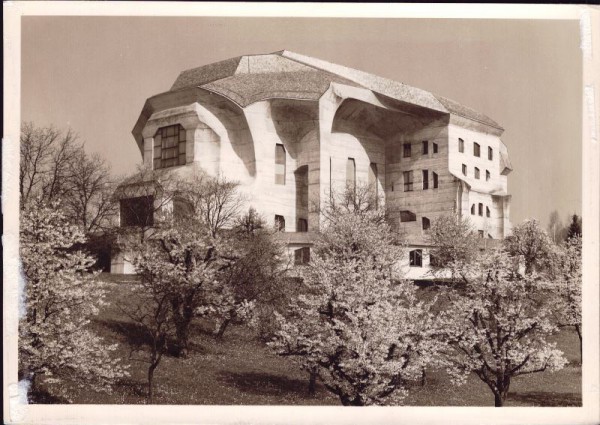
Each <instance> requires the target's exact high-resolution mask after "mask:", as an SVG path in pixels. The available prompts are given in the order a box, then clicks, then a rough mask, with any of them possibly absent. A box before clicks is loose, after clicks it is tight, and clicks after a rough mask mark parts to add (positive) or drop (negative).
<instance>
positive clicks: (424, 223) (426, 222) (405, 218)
mask: <svg viewBox="0 0 600 425" xmlns="http://www.w3.org/2000/svg"><path fill="white" fill-rule="evenodd" d="M411 221H417V215H416V214H415V213H413V212H412V211H408V210H404V211H400V222H401V223H408V222H411ZM421 227H422V229H423V230H429V228H430V227H431V220H430V219H429V218H427V217H421Z"/></svg>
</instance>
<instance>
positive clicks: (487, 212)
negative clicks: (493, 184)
mask: <svg viewBox="0 0 600 425" xmlns="http://www.w3.org/2000/svg"><path fill="white" fill-rule="evenodd" d="M491 215H492V214H491V212H490V207H485V216H486V217H487V218H490V217H491Z"/></svg>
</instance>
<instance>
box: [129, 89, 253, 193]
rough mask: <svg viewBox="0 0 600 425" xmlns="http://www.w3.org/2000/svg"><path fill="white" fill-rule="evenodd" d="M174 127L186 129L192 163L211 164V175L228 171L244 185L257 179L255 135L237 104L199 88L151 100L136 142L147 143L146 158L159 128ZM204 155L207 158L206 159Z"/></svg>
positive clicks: (141, 122)
mask: <svg viewBox="0 0 600 425" xmlns="http://www.w3.org/2000/svg"><path fill="white" fill-rule="evenodd" d="M184 102H185V103H184ZM173 123H180V124H181V125H182V126H183V127H184V128H185V129H186V136H187V139H188V140H190V148H189V149H187V152H190V153H191V155H192V157H189V158H188V163H189V162H190V161H194V162H201V163H203V162H204V163H205V165H207V166H208V165H209V164H210V165H209V166H208V169H207V171H209V172H211V174H212V173H213V172H215V173H216V172H220V171H221V170H224V169H227V170H228V172H227V174H228V177H230V178H235V179H238V180H240V182H242V183H244V182H249V181H252V180H253V179H254V178H255V176H256V155H255V149H254V141H253V138H252V134H251V132H250V130H249V127H248V122H247V121H246V117H245V116H244V113H243V110H242V109H240V108H239V107H238V106H237V105H235V104H234V103H233V102H231V101H230V100H228V99H226V98H225V97H223V96H220V95H218V94H213V93H211V92H208V91H206V90H201V89H197V88H191V89H186V90H184V91H180V92H167V93H163V94H161V95H157V96H154V97H152V98H150V99H148V100H147V101H146V105H145V106H144V110H143V111H142V114H141V115H140V118H139V119H138V122H137V123H136V126H135V128H134V130H133V134H134V136H135V137H136V139H139V140H142V141H143V151H144V157H145V158H146V156H147V155H146V152H147V150H148V149H149V146H148V139H149V138H153V137H154V134H155V133H156V130H157V129H158V128H159V127H161V126H163V125H171V124H173ZM188 132H189V133H188ZM203 148H204V149H203ZM203 151H204V155H205V156H202V152H203ZM230 170H234V173H233V174H235V176H233V175H230V174H231V173H230Z"/></svg>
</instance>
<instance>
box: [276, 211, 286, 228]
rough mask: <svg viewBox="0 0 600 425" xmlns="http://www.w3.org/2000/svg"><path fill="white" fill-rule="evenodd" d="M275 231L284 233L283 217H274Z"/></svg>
mask: <svg viewBox="0 0 600 425" xmlns="http://www.w3.org/2000/svg"><path fill="white" fill-rule="evenodd" d="M275 229H276V230H278V231H280V232H285V217H284V216H282V215H276V216H275Z"/></svg>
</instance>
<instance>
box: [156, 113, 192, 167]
mask: <svg viewBox="0 0 600 425" xmlns="http://www.w3.org/2000/svg"><path fill="white" fill-rule="evenodd" d="M185 143H186V142H185V129H184V128H183V127H182V126H181V125H179V124H175V125H170V126H168V127H161V128H159V129H158V131H157V132H156V134H155V135H154V155H153V165H154V169H155V170H157V169H159V168H167V167H174V166H176V165H185V162H186V159H185Z"/></svg>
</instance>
